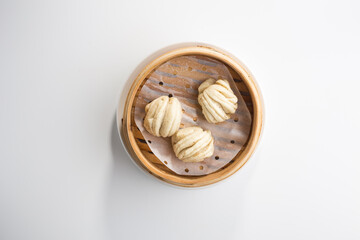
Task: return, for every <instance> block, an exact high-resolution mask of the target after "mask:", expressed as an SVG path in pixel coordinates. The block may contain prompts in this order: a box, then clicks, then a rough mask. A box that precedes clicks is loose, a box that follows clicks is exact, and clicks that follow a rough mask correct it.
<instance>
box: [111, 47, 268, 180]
mask: <svg viewBox="0 0 360 240" xmlns="http://www.w3.org/2000/svg"><path fill="white" fill-rule="evenodd" d="M186 55H201V56H206V57H210V58H214V59H216V60H218V61H221V62H223V63H225V64H226V66H227V68H228V69H229V71H230V73H231V75H232V77H233V79H234V81H235V83H236V86H237V88H238V89H239V91H240V93H241V95H242V97H243V98H244V100H245V102H246V105H247V107H248V109H249V111H250V113H251V115H252V126H251V133H250V136H249V138H248V141H247V142H246V143H245V145H244V147H243V148H242V150H241V151H239V153H238V154H237V155H236V156H235V157H234V158H233V159H232V160H231V161H230V162H229V163H228V164H227V165H225V166H224V167H222V168H221V169H219V170H218V171H216V172H214V173H211V174H208V175H203V176H183V175H178V174H176V173H174V172H173V171H171V170H170V169H169V168H167V167H166V166H165V165H164V164H163V163H162V162H161V161H160V160H159V159H158V158H157V157H156V156H155V155H154V154H153V153H152V152H151V150H150V148H149V146H148V144H147V142H146V141H145V140H144V137H143V135H142V134H141V132H140V131H139V129H138V128H137V126H136V124H135V121H134V108H135V107H134V106H135V102H136V97H137V94H138V93H139V91H140V89H141V87H142V85H143V84H144V83H145V81H147V76H148V75H149V74H150V73H151V72H152V71H153V70H155V69H156V68H157V67H158V66H160V65H161V64H163V63H164V62H166V61H168V60H170V59H172V58H175V57H179V56H186ZM131 80H132V79H131ZM122 110H123V114H122V118H121V111H122ZM117 117H118V119H117V120H118V121H117V124H118V129H119V131H120V136H121V139H122V141H123V144H124V146H125V148H126V150H127V151H128V153H129V155H130V156H131V158H132V159H133V160H134V162H135V163H136V164H137V165H138V166H140V167H141V168H143V169H144V170H145V171H147V172H149V173H150V174H151V175H153V176H155V177H156V178H158V179H160V180H162V181H164V182H167V183H170V184H174V185H177V186H181V187H200V186H206V185H209V184H213V183H216V182H218V181H221V180H223V179H225V178H227V177H229V176H231V175H232V174H234V173H235V172H236V171H238V170H239V169H240V168H241V167H242V166H243V165H244V164H245V163H246V162H247V161H248V160H249V158H250V157H251V155H252V154H253V152H254V150H255V147H256V145H257V143H258V141H259V138H260V135H261V131H262V127H263V104H262V99H261V94H260V90H259V88H258V86H257V85H256V82H255V80H254V77H253V76H252V74H251V73H250V71H249V70H248V69H247V68H246V67H245V65H244V64H243V63H241V62H240V61H239V60H237V59H236V58H235V57H233V56H231V55H230V54H229V53H226V52H225V51H223V50H220V49H218V48H215V47H212V46H208V45H203V44H197V45H192V46H186V47H180V48H175V49H172V50H170V51H167V52H165V53H163V54H155V56H153V57H152V59H151V61H150V63H148V64H147V65H146V66H145V67H144V68H143V69H142V70H141V71H140V73H139V74H138V75H137V77H136V78H134V79H133V83H132V86H131V88H130V90H129V92H128V94H127V97H126V101H125V104H124V107H123V109H122V107H121V106H119V108H118V112H117ZM120 118H121V119H120Z"/></svg>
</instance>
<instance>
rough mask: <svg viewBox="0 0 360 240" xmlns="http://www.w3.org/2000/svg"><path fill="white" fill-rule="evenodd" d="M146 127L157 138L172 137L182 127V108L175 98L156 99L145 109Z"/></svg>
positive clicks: (163, 97)
mask: <svg viewBox="0 0 360 240" xmlns="http://www.w3.org/2000/svg"><path fill="white" fill-rule="evenodd" d="M145 112H146V115H145V119H144V127H145V129H146V130H147V131H148V132H149V133H150V134H152V135H154V136H157V137H160V136H161V137H170V136H172V135H173V134H174V133H175V132H176V131H177V130H178V129H179V127H180V122H181V116H182V108H181V104H180V102H179V100H178V99H177V98H175V97H171V98H169V97H168V96H162V97H158V98H156V99H155V100H154V101H152V102H151V103H149V104H147V105H146V107H145Z"/></svg>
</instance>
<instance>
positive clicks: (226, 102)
mask: <svg viewBox="0 0 360 240" xmlns="http://www.w3.org/2000/svg"><path fill="white" fill-rule="evenodd" d="M198 90H199V96H198V102H199V104H200V105H201V107H202V112H203V114H204V116H205V118H206V120H207V121H208V122H209V123H220V122H224V121H226V120H227V119H229V118H230V114H232V113H234V112H235V111H236V109H237V107H238V106H237V101H238V99H237V97H236V96H235V94H234V92H233V91H232V90H231V88H230V85H229V82H228V81H227V80H221V79H219V80H217V81H215V80H214V79H212V78H209V79H208V80H206V81H204V82H203V83H202V84H201V85H200V86H199V88H198Z"/></svg>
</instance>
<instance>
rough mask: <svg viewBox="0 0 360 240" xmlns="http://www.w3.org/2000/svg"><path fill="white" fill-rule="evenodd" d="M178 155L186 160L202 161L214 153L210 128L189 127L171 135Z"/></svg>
mask: <svg viewBox="0 0 360 240" xmlns="http://www.w3.org/2000/svg"><path fill="white" fill-rule="evenodd" d="M171 143H172V146H173V149H174V152H175V155H176V157H178V158H179V159H180V160H182V161H184V162H201V161H203V160H204V159H205V158H207V157H210V156H212V155H213V154H214V139H213V137H212V136H211V132H210V131H209V130H206V131H204V130H203V129H202V128H200V127H188V128H183V129H180V130H179V131H177V132H176V133H175V134H174V135H173V136H172V137H171Z"/></svg>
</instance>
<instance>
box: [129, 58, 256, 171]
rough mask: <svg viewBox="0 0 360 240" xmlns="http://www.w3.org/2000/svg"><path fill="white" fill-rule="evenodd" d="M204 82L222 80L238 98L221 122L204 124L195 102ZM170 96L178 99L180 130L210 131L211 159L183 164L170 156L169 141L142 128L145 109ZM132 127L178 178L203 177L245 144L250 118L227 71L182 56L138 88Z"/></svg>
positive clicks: (208, 61) (206, 61)
mask: <svg viewBox="0 0 360 240" xmlns="http://www.w3.org/2000/svg"><path fill="white" fill-rule="evenodd" d="M208 78H214V79H216V80H217V79H226V80H228V81H229V83H230V86H231V89H232V90H233V91H234V93H235V95H236V97H237V98H238V109H237V110H236V112H235V113H234V114H232V116H231V118H230V119H229V120H227V121H225V122H222V123H218V124H212V123H208V122H207V121H206V119H205V117H204V115H203V114H202V110H201V106H200V105H199V103H198V101H197V97H198V90H197V89H198V87H199V85H200V84H201V83H202V82H203V81H205V80H206V79H208ZM169 94H172V96H174V97H176V98H178V99H179V101H180V103H181V105H182V108H183V116H182V120H181V123H182V124H181V128H184V127H190V126H194V125H198V126H200V127H202V128H203V129H208V130H210V131H211V134H212V136H213V137H214V140H215V141H214V147H215V151H214V154H213V156H212V157H210V158H206V159H205V160H204V161H202V162H198V163H185V162H182V161H181V160H179V159H178V158H177V157H176V156H175V153H174V152H173V149H172V146H171V138H162V137H155V136H153V135H151V134H150V133H148V132H147V131H146V129H145V128H144V125H143V119H144V117H145V106H146V104H148V103H149V102H151V101H152V100H154V99H156V98H158V97H160V96H164V95H169ZM134 118H135V123H136V125H137V127H138V128H139V130H140V131H141V133H142V135H143V136H144V139H145V140H146V142H147V143H148V145H149V147H150V149H151V151H152V152H153V153H154V154H155V156H156V157H157V158H158V159H159V160H160V161H161V162H162V163H164V164H165V165H166V166H167V167H168V168H169V169H171V170H172V171H174V172H175V173H177V174H180V175H206V174H209V173H212V172H215V171H217V170H219V169H220V168H222V167H223V166H225V165H226V164H227V163H229V162H230V161H231V160H232V159H233V158H234V157H235V156H236V154H237V153H238V152H239V151H240V150H241V148H242V147H243V145H244V144H245V143H246V141H247V140H248V137H249V134H250V129H251V122H252V119H251V114H250V112H249V110H248V108H247V107H246V105H245V102H244V99H243V98H242V97H241V95H240V92H239V90H238V89H237V87H236V85H235V82H234V80H233V78H232V76H231V74H230V72H229V70H228V69H227V67H226V66H225V65H224V64H223V63H221V62H219V61H217V60H215V59H212V58H208V57H203V56H182V57H177V58H174V59H171V60H169V61H167V62H166V63H164V64H162V65H161V66H159V67H158V68H157V69H156V70H155V71H154V72H152V73H151V74H150V75H149V76H148V79H147V80H146V82H145V84H144V85H143V86H142V88H141V90H140V92H139V94H138V97H137V100H136V103H135V110H134Z"/></svg>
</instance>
